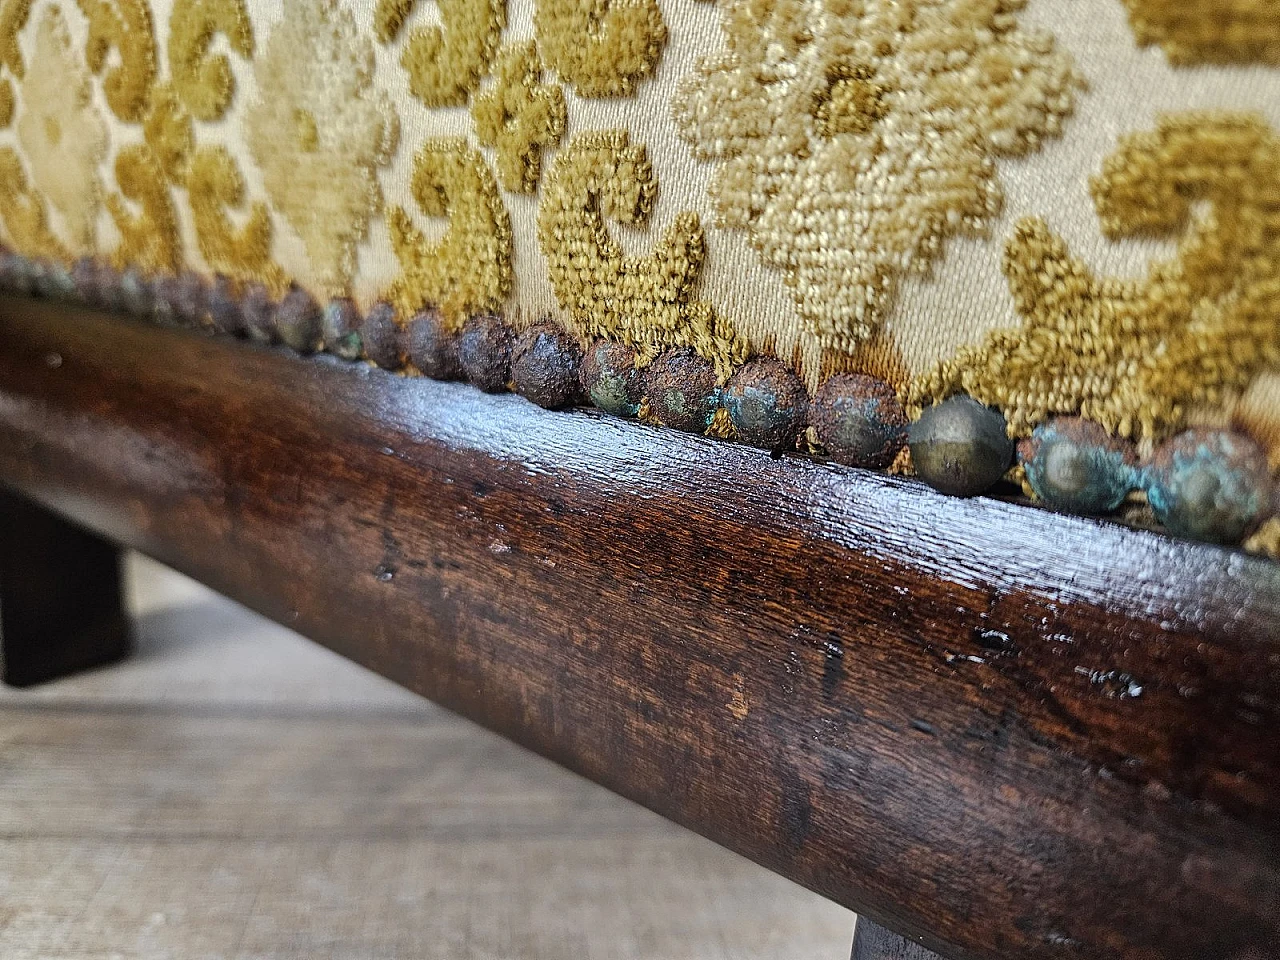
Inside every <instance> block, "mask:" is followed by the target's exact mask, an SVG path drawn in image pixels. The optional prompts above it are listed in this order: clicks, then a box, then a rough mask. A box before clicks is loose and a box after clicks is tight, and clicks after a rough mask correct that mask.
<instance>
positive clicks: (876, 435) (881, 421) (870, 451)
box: [809, 373, 908, 470]
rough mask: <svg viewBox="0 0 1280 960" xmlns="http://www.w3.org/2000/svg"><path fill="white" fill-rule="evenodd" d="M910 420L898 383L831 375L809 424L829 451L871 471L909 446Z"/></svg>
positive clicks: (815, 402)
mask: <svg viewBox="0 0 1280 960" xmlns="http://www.w3.org/2000/svg"><path fill="white" fill-rule="evenodd" d="M907 423H908V420H907V414H906V412H905V411H904V410H903V409H902V404H901V403H899V402H898V395H897V393H896V392H895V391H894V389H893V387H891V386H889V384H887V383H885V382H884V381H883V380H880V379H878V378H876V377H870V376H867V375H866V374H864V373H840V374H836V375H835V376H833V377H829V378H828V379H827V381H826V382H825V383H824V384H823V385H822V386H821V387H820V388H819V390H818V392H817V393H816V394H815V395H814V398H813V403H812V405H811V406H810V407H809V424H810V425H811V426H812V427H813V429H814V431H815V432H816V433H817V435H818V442H819V443H821V444H822V446H823V447H824V448H825V449H826V451H827V456H829V457H830V458H831V459H832V460H835V461H836V462H837V463H843V464H847V465H848V466H851V467H863V468H865V469H868V470H884V469H886V468H888V467H889V466H890V465H891V464H892V463H893V461H894V459H895V458H896V457H897V456H898V454H899V453H900V452H901V451H902V448H903V447H904V446H906V443H907Z"/></svg>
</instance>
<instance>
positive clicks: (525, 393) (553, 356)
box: [511, 323, 582, 410]
mask: <svg viewBox="0 0 1280 960" xmlns="http://www.w3.org/2000/svg"><path fill="white" fill-rule="evenodd" d="M581 366H582V348H581V347H579V346H578V341H577V340H575V339H574V338H573V337H571V336H569V334H568V333H566V332H565V331H564V330H561V329H560V328H559V327H557V326H555V325H554V324H551V323H539V324H537V325H535V326H532V327H530V328H529V329H527V330H524V331H522V332H521V333H520V334H519V335H518V336H517V337H516V341H515V344H514V345H513V347H512V349H511V380H512V382H513V383H514V384H515V388H516V392H517V393H519V394H520V395H521V396H522V397H524V398H525V399H527V400H532V401H533V402H534V403H536V404H537V405H538V406H540V407H546V408H547V409H548V410H559V409H561V408H562V407H569V406H572V405H573V404H575V403H577V402H578V401H579V400H580V399H581V397H582V385H581V383H580V382H579V380H578V375H579V369H580V368H581Z"/></svg>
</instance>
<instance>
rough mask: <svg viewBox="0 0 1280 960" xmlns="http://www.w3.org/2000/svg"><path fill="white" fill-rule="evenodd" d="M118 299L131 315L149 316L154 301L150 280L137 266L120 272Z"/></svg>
mask: <svg viewBox="0 0 1280 960" xmlns="http://www.w3.org/2000/svg"><path fill="white" fill-rule="evenodd" d="M120 299H121V301H122V302H123V303H124V308H125V310H127V311H128V312H129V313H131V314H132V315H133V316H135V317H150V316H151V309H152V304H153V302H154V295H153V293H152V291H151V281H150V280H149V279H148V278H147V277H146V276H144V275H143V274H142V272H141V271H140V270H139V269H138V268H137V267H129V268H127V269H126V270H125V271H124V273H122V274H120Z"/></svg>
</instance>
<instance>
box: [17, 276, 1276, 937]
mask: <svg viewBox="0 0 1280 960" xmlns="http://www.w3.org/2000/svg"><path fill="white" fill-rule="evenodd" d="M0 479H2V480H3V481H4V482H5V483H7V484H9V485H11V486H13V487H14V488H16V489H17V490H19V491H21V492H22V493H24V494H26V495H27V496H29V497H33V498H35V499H37V500H39V501H40V502H42V503H43V504H45V505H47V506H49V507H51V508H53V509H55V510H57V511H60V512H62V513H64V514H66V515H67V516H69V517H72V518H74V519H76V520H77V521H78V522H81V523H83V524H85V525H87V526H88V527H90V528H91V529H93V530H94V531H96V532H98V533H99V534H101V535H104V536H107V537H109V538H111V539H113V540H115V541H118V542H120V543H124V544H129V545H131V546H134V547H137V548H140V549H142V550H144V551H146V552H147V553H150V554H151V555H153V556H155V557H157V558H159V559H160V560H162V561H164V562H166V563H169V564H171V565H173V566H174V567H177V568H178V569H179V570H182V571H185V572H186V573H188V574H191V575H192V576H194V577H196V578H198V579H200V580H202V581H204V582H205V583H208V584H210V585H212V586H213V587H215V588H217V589H219V590H221V591H223V592H225V593H227V594H228V595H230V596H232V597H234V598H236V599H238V600H240V601H242V602H244V603H246V604H248V605H249V606H251V607H253V608H254V609H256V610H259V611H261V612H263V613H265V614H267V615H268V616H270V617H273V618H275V619H276V620H279V621H281V622H283V623H286V624H289V625H291V626H294V627H296V628H297V629H299V630H301V631H302V632H303V633H305V634H307V635H309V636H311V637H313V638H315V639H316V640H318V641H320V642H322V643H325V644H327V645H329V646H331V647H333V648H334V649H335V650H338V651H340V652H342V653H344V654H346V655H347V656H349V657H351V658H353V659H355V660H357V661H359V662H361V663H363V664H366V665H368V666H369V667H371V668H373V669H374V670H377V671H378V672H380V673H382V674H385V675H386V676H388V677H391V678H392V679H394V680H397V681H399V682H400V683H403V684H405V685H407V686H409V687H411V688H413V689H414V690H417V691H419V692H421V693H423V694H425V695H427V696H429V697H431V698H433V699H435V700H438V701H439V702H441V703H443V704H445V705H447V706H449V707H451V708H453V709H456V710H458V711H459V712H461V713H463V714H465V715H467V716H469V717H473V718H475V719H477V720H479V721H480V722H481V723H484V724H486V725H488V726H489V727H492V728H493V729H495V730H498V731H500V732H502V733H504V734H506V735H507V736H510V737H512V738H513V739H515V740H517V741H519V742H520V743H523V744H525V745H527V746H529V747H531V748H533V749H534V750H537V751H538V752H540V753H542V754H544V755H546V756H548V757H551V758H553V759H555V760H557V761H559V762H561V763H563V764H565V765H566V766H568V767H570V768H572V769H574V770H577V771H579V772H580V773H582V774H583V775H585V776H587V777H590V778H591V779H593V780H595V781H597V782H599V783H602V784H604V785H605V786H607V787H609V788H611V789H613V790H616V791H618V792H620V793H622V794H625V795H626V796H629V797H632V798H634V799H635V800H638V801H639V802H641V803H643V804H645V805H647V806H649V807H651V808H653V809H654V810H657V811H659V812H660V813H662V814H664V815H666V816H668V817H670V818H672V819H674V820H677V821H679V822H680V823H683V824H686V825H688V826H690V827H692V828H693V829H695V830H697V831H699V832H700V833H703V834H705V835H706V836H708V837H711V838H712V839H714V840H716V841H718V842H720V843H722V844H724V845H726V846H728V847H730V848H732V849H734V850H737V851H739V852H741V853H743V854H745V855H747V856H749V857H751V858H753V859H755V860H757V861H759V862H760V863H762V864H764V865H765V866H767V867H769V868H771V869H773V870H776V871H778V872H779V873H782V874H784V875H786V876H788V877H792V878H794V879H795V880H797V881H799V882H800V883H802V884H805V885H806V886H808V887H810V888H812V889H814V890H817V891H819V892H820V893H823V894H825V895H827V896H829V897H832V898H833V899H835V900H838V901H839V902H841V903H844V904H847V905H849V906H851V907H853V908H855V909H856V910H858V911H859V912H862V913H865V914H867V915H869V916H870V917H872V918H874V919H875V920H876V921H878V922H881V923H883V924H885V925H886V926H888V927H889V928H891V929H895V930H899V931H901V932H902V933H904V934H906V935H908V936H910V937H912V938H913V939H921V940H923V942H924V944H925V945H926V946H928V947H929V948H930V949H933V950H936V951H937V952H939V953H941V954H943V955H946V956H951V957H954V958H966V957H970V958H976V957H1008V958H1015V957H1017V958H1049V957H1054V958H1057V957H1071V958H1075V957H1098V958H1103V957H1105V958H1108V960H1113V958H1125V960H1139V958H1141V960H1150V958H1157V957H1161V958H1163V957H1169V958H1175V957H1176V958H1197V960H1202V958H1206V957H1214V958H1219V957H1220V958H1224V960H1231V958H1240V960H1243V958H1244V957H1275V956H1277V955H1278V951H1280V947H1278V946H1277V945H1278V944H1280V821H1278V820H1277V815H1278V814H1280V737H1278V736H1277V735H1276V731H1277V721H1278V719H1280V639H1278V638H1277V636H1276V633H1277V630H1276V627H1277V624H1278V623H1280V566H1277V565H1275V564H1272V563H1270V562H1266V561H1262V560H1258V559H1252V558H1249V557H1247V556H1244V555H1242V554H1240V553H1236V552H1230V551H1226V550H1222V549H1218V548H1214V547H1208V546H1202V545H1195V544H1191V543H1182V542H1176V541H1173V540H1169V539H1166V538H1163V537H1161V536H1158V535H1155V534H1152V533H1147V532H1142V531H1134V530H1128V529H1123V528H1121V527H1118V526H1114V525H1108V524H1106V523H1102V522H1095V521H1090V520H1084V519H1078V518H1070V517H1064V516H1057V515H1054V514H1050V513H1047V512H1043V511H1039V510H1035V509H1031V508H1027V507H1020V506H1017V505H1012V504H1005V503H1000V502H996V501H992V500H971V501H966V500H951V499H947V498H945V497H943V496H941V495H939V494H936V493H934V492H932V491H930V490H929V489H927V488H926V487H924V486H923V485H921V484H918V483H913V482H907V481H902V480H897V479H893V478H890V477H886V476H882V475H877V474H872V473H863V472H858V471H853V470H848V469H844V468H836V467H831V466H827V465H823V464H819V463H814V462H808V461H806V460H803V459H799V458H784V459H772V458H770V456H769V455H768V454H766V453H762V452H760V451H758V450H754V449H749V448H747V447H743V446H736V445H733V444H728V443H724V442H720V441H714V440H707V439H703V438H699V437H693V436H686V435H683V434H680V433H677V432H674V431H670V430H655V429H651V428H648V427H645V426H641V425H637V424H634V423H629V422H624V421H621V420H616V419H610V418H608V417H603V416H598V415H595V414H591V413H586V412H578V413H548V412H546V411H543V410H541V409H538V408H535V407H534V406H532V405H531V404H529V403H527V402H525V401H524V400H522V399H520V398H518V397H513V396H486V395H484V394H482V393H480V392H479V391H477V390H475V389H472V388H470V387H466V386H462V385H458V384H446V383H436V382H433V381H429V380H425V379H412V380H410V379H403V378H400V377H397V376H394V375H391V374H388V373H385V372H383V371H379V370H375V369H371V368H369V367H366V366H363V365H351V364H344V363H342V362H340V361H336V360H333V359H325V358H311V359H302V358H298V357H295V356H292V355H290V354H288V353H286V352H284V351H283V350H272V349H266V348H254V347H249V346H247V345H245V344H241V343H237V342H233V341H229V340H212V339H207V338H204V337H201V336H199V335H196V334H184V333H178V332H168V331H162V330H157V329H150V328H146V327H142V326H138V325H134V324H132V323H130V322H127V321H125V320H123V319H119V318H111V317H105V316H101V315H97V314H94V313H91V312H87V311H81V310H74V309H70V308H60V307H56V306H48V305H41V304H37V303H29V302H24V301H18V300H8V301H4V302H0Z"/></svg>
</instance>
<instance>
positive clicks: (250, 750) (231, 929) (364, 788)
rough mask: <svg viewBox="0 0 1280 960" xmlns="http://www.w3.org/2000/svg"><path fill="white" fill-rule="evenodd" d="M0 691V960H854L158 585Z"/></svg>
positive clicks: (555, 777) (600, 818)
mask: <svg viewBox="0 0 1280 960" xmlns="http://www.w3.org/2000/svg"><path fill="white" fill-rule="evenodd" d="M130 571H131V574H132V584H133V588H132V592H133V594H134V597H133V602H134V604H135V609H136V611H137V613H138V618H139V619H138V633H139V636H138V647H139V649H138V653H137V654H136V656H135V657H134V659H133V660H132V661H130V662H129V663H127V664H123V665H121V666H118V667H114V668H111V669H108V670H102V671H98V672H95V673H90V674H85V675H82V676H79V677H74V678H69V679H67V680H64V681H61V682H59V683H55V684H51V685H49V686H46V687H42V688H38V689H35V690H29V691H13V690H8V689H5V690H2V691H0V958H3V960H125V958H127V960H133V958H139V960H214V958H217V960H224V958H225V960H250V958H252V960H283V958H290V960H294V958H296V960H383V958H387V960H390V958H397V960H420V958H421V960H429V958H509V960H516V958H532V957H539V958H548V960H570V958H572V960H578V958H582V960H587V958H613V960H623V958H627V960H630V958H644V960H677V958H681V960H683V958H687V960H719V958H735V960H750V958H779V960H781V958H786V960H809V958H814V960H827V958H830V960H836V958H840V960H844V958H846V957H847V956H848V950H849V943H850V941H851V939H852V930H853V915H852V914H850V913H849V912H848V911H846V910H843V909H841V908H839V907H836V906H833V905H832V904H829V903H827V902H825V901H823V900H821V899H820V898H818V897H816V896H814V895H812V894H809V893H807V892H805V891H804V890H801V889H800V888H798V887H796V886H794V885H792V884H790V883H788V882H786V881H784V880H781V879H779V878H777V877H774V876H772V875H771V874H769V873H767V872H766V871H764V870H762V869H760V868H759V867H756V866H755V865H753V864H751V863H748V862H747V861H745V860H743V859H741V858H738V857H736V856H734V855H732V854H730V853H728V852H726V851H724V850H721V849H720V848H718V847H715V846H714V845H712V844H711V843H709V842H707V841H704V840H702V839H700V838H698V837H696V836H694V835H692V834H690V833H688V832H686V831H684V830H682V829H680V828H678V827H675V826H673V825H671V824H668V823H666V822H665V821H663V820H662V819H660V818H659V817H657V816H655V815H653V814H651V813H649V812H648V811H645V810H642V809H640V808H639V807H636V806H634V805H632V804H630V803H628V802H626V801H624V800H620V799H618V798H617V797H614V796H613V795H611V794H609V793H607V792H605V791H604V790H601V789H599V788H597V787H595V786H592V785H591V784H588V783H586V782H585V781H583V780H581V779H579V778H577V777H575V776H573V775H572V774H569V773H566V772H565V771H563V770H561V769H559V768H557V767H555V766H553V765H551V764H550V763H547V762H546V761H543V760H541V759H538V758H537V757H534V756H532V755H531V754H529V753H526V752H524V751H523V750H521V749H519V748H517V747H515V746H512V745H511V744H508V743H506V742H505V741H503V740H500V739H499V738H497V737H495V736H493V735H491V734H489V733H487V732H485V731H483V730H480V729H479V728H477V727H475V726H473V725H471V724H469V723H467V722H465V721H463V720H460V719H458V718H457V717H454V716H452V715H451V714H448V713H446V712H445V711H443V710H440V709H439V708H436V707H434V706H432V705H430V704H428V703H426V702H425V701H423V700H421V699H419V698H417V697H415V696H413V695H412V694H409V693H407V692H405V691H402V690H400V689H398V688H396V687H394V686H392V685H391V684H389V683H387V682H386V681H383V680H382V679H380V678H378V677H376V676H373V675H372V674H369V673H367V672H365V671H363V670H361V669H360V668H358V667H355V666H353V665H351V664H349V663H347V662H346V661H344V660H341V659H340V658H338V657H337V656H335V655H333V654H330V653H328V652H327V651H325V650H322V649H320V648H319V647H316V646H314V645H312V644H310V643H308V642H306V641H304V640H302V639H301V638H299V637H297V636H296V635H295V634H292V633H290V632H288V631H287V630H284V629H281V628H279V627H277V626H274V625H272V624H269V623H267V622H265V621H263V620H261V619H259V618H257V617H255V616H254V615H252V614H250V613H248V612H246V611H244V610H243V609H241V608H239V607H237V606H236V605H234V604H232V603H230V602H229V601H226V600H224V599H222V598H220V597H217V596H215V595H213V594H210V593H208V592H206V591H205V590H204V589H203V588H201V587H199V586H197V585H195V584H193V583H191V582H190V581H187V580H184V579H183V578H180V577H178V576H177V575H176V574H173V573H170V572H168V571H165V570H163V569H162V568H160V567H158V566H156V565H155V564H152V563H150V562H148V561H145V560H139V559H136V558H134V559H131V561H130Z"/></svg>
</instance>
